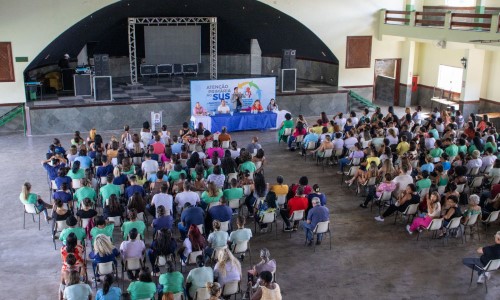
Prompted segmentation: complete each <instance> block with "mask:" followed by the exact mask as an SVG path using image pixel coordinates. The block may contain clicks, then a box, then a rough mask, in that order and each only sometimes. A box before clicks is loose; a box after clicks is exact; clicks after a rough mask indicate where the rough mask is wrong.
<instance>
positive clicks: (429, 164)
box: [420, 156, 434, 174]
mask: <svg viewBox="0 0 500 300" xmlns="http://www.w3.org/2000/svg"><path fill="white" fill-rule="evenodd" d="M423 171H427V172H429V174H430V173H432V172H433V171H434V164H433V163H432V157H431V156H426V157H425V164H423V165H422V166H420V172H423Z"/></svg>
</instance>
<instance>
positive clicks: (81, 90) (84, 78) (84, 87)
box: [73, 74, 92, 96]
mask: <svg viewBox="0 0 500 300" xmlns="http://www.w3.org/2000/svg"><path fill="white" fill-rule="evenodd" d="M73 80H74V83H75V96H90V95H92V76H91V75H90V74H82V75H78V74H76V75H73Z"/></svg>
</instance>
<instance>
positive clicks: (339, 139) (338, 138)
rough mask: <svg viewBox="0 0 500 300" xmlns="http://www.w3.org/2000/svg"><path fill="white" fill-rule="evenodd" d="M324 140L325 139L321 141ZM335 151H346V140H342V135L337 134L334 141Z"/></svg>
mask: <svg viewBox="0 0 500 300" xmlns="http://www.w3.org/2000/svg"><path fill="white" fill-rule="evenodd" d="M321 140H323V139H321ZM332 143H333V150H338V149H344V140H343V139H342V133H340V132H337V133H335V138H334V139H333V141H332Z"/></svg>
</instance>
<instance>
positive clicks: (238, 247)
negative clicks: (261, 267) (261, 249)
mask: <svg viewBox="0 0 500 300" xmlns="http://www.w3.org/2000/svg"><path fill="white" fill-rule="evenodd" d="M231 251H232V252H233V254H234V256H237V255H238V254H239V255H241V254H245V253H247V252H248V257H249V258H250V265H252V252H251V249H250V240H246V241H239V242H237V243H235V244H233V245H232V246H231Z"/></svg>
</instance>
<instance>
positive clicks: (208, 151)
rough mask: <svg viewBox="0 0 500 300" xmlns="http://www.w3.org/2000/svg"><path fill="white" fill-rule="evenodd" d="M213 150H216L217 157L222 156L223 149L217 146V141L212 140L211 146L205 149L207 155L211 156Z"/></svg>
mask: <svg viewBox="0 0 500 300" xmlns="http://www.w3.org/2000/svg"><path fill="white" fill-rule="evenodd" d="M214 152H217V153H218V154H219V157H224V149H222V148H221V147H219V141H214V143H213V147H212V148H209V149H208V150H207V157H208V158H212V155H213V153H214Z"/></svg>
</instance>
